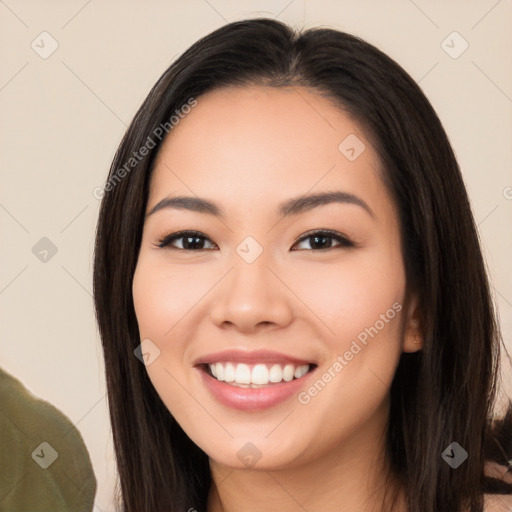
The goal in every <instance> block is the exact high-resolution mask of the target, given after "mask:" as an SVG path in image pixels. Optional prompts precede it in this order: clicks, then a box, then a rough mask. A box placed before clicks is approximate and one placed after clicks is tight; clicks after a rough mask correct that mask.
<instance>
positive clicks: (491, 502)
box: [484, 494, 512, 512]
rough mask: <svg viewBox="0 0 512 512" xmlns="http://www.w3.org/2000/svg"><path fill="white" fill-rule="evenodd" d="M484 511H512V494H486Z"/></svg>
mask: <svg viewBox="0 0 512 512" xmlns="http://www.w3.org/2000/svg"><path fill="white" fill-rule="evenodd" d="M484 512H512V494H485V495H484Z"/></svg>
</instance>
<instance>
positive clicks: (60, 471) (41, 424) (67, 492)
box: [0, 368, 96, 512]
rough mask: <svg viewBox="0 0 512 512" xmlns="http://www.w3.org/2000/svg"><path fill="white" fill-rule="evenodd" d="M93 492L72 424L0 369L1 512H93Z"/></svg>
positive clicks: (85, 457) (89, 467)
mask: <svg viewBox="0 0 512 512" xmlns="http://www.w3.org/2000/svg"><path fill="white" fill-rule="evenodd" d="M45 466H46V467H45ZM95 493H96V477H95V476H94V472H93V470H92V465H91V459H90V458H89V453H88V451H87V448H86V446H85V444H84V442H83V439H82V436H81V435H80V433H79V432H78V430H77V429H76V428H75V427H74V425H73V423H72V422H71V421H70V420H69V418H68V417H67V416H65V415H64V414H63V413H62V412H60V411H59V410H58V409H57V408H56V407H54V406H53V405H51V404H49V403H48V402H45V401H44V400H41V399H39V398H37V397H35V396H34V395H33V394H32V393H30V391H28V390H27V389H26V388H25V387H24V386H23V384H22V383H21V382H20V381H19V380H18V379H16V378H14V377H13V376H12V375H9V374H8V373H6V372H5V371H4V370H2V369H1V368H0V512H68V511H72V512H90V511H92V510H93V506H94V496H95Z"/></svg>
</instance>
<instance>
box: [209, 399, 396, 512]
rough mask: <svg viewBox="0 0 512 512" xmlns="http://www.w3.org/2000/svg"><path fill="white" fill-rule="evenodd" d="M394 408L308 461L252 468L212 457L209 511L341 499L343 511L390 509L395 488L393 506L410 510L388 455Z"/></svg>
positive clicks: (320, 511)
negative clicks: (225, 463) (231, 465)
mask: <svg viewBox="0 0 512 512" xmlns="http://www.w3.org/2000/svg"><path fill="white" fill-rule="evenodd" d="M388 413H389V405H388V403H385V404H383V406H382V407H381V410H379V411H377V412H376V413H375V415H374V416H373V417H372V418H371V419H370V420H369V421H368V422H366V423H365V425H364V426H362V427H360V428H357V429H355V430H356V431H355V432H353V433H352V434H351V435H350V437H349V438H347V439H345V440H343V441H342V442H340V443H339V444H338V445H337V446H334V447H332V449H330V450H329V451H328V452H327V453H325V454H322V455H321V456H318V457H315V458H309V459H308V460H307V461H306V462H304V463H302V464H297V463H294V465H293V466H292V465H291V464H290V465H288V466H286V467H284V468H279V469H275V470H274V469H268V470H266V469H261V468H260V469H259V470H255V469H254V468H251V469H250V470H249V469H232V468H229V467H226V466H223V465H221V464H219V463H217V462H216V461H214V460H213V459H210V470H211V473H212V486H211V488H210V493H209V497H208V506H207V511H208V512H235V511H239V510H243V511H244V512H259V511H261V510H265V512H297V510H304V511H306V510H307V511H308V512H325V511H326V510H332V509H333V504H336V507H335V508H336V510H340V511H343V510H349V511H351V512H380V511H382V512H384V511H386V512H387V511H389V510H391V508H390V503H389V502H390V501H391V500H392V498H393V492H394V491H396V493H397V502H396V505H397V506H396V507H395V508H393V510H394V511H396V512H403V511H405V510H406V508H405V495H404V492H403V489H401V488H400V487H399V485H398V484H397V483H396V481H395V479H394V478H393V476H392V475H391V474H390V471H389V469H388V463H387V460H386V458H385V433H386V426H387V418H388ZM388 478H389V480H388ZM390 484H392V486H391V487H390ZM385 492H386V493H387V494H386V495H385ZM384 498H386V502H384Z"/></svg>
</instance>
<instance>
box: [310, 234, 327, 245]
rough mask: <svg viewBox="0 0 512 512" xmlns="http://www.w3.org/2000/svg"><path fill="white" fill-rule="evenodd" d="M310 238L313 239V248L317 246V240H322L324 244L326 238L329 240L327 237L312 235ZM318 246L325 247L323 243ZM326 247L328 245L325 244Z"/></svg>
mask: <svg viewBox="0 0 512 512" xmlns="http://www.w3.org/2000/svg"><path fill="white" fill-rule="evenodd" d="M312 238H313V240H314V243H313V246H315V244H317V243H318V242H317V241H318V240H323V241H324V242H325V240H326V239H327V238H329V237H327V236H319V235H314V236H313V237H312ZM320 245H321V246H324V245H326V244H325V243H323V244H320ZM327 245H328V244H327Z"/></svg>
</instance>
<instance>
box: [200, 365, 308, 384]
mask: <svg viewBox="0 0 512 512" xmlns="http://www.w3.org/2000/svg"><path fill="white" fill-rule="evenodd" d="M316 366H317V365H316V364H304V365H295V364H268V363H259V364H245V363H234V362H217V363H211V364H201V365H199V368H200V369H201V370H202V371H204V372H205V373H206V374H207V375H209V376H210V377H212V378H214V379H216V380H217V381H219V382H224V383H226V384H229V385H231V386H234V387H240V388H265V387H269V386H274V385H276V384H282V383H285V382H290V381H292V380H298V379H301V378H302V377H304V376H305V375H306V374H308V373H310V372H312V371H313V370H314V369H315V368H316Z"/></svg>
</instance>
